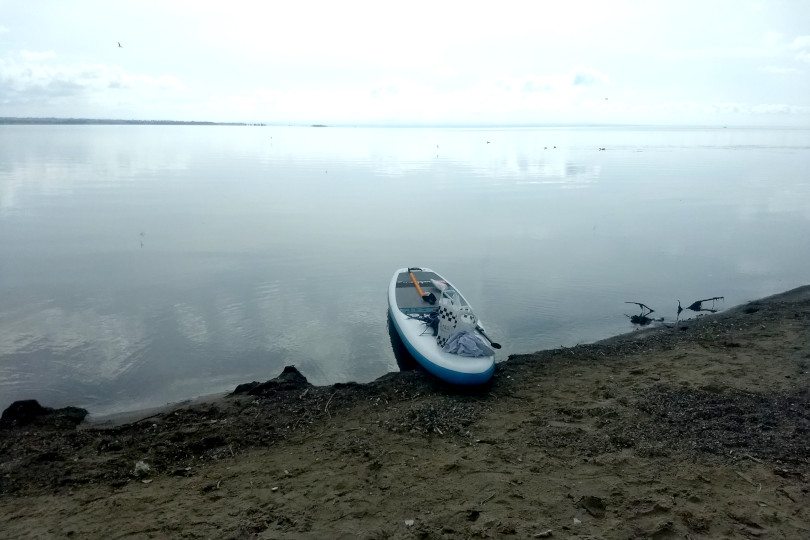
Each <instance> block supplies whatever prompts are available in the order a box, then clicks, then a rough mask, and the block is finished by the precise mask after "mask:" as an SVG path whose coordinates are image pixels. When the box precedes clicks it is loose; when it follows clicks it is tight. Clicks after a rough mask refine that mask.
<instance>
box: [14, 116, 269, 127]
mask: <svg viewBox="0 0 810 540" xmlns="http://www.w3.org/2000/svg"><path fill="white" fill-rule="evenodd" d="M0 125H28V126H30V125H116V126H117V125H149V126H264V125H266V124H262V123H255V124H252V123H245V122H198V121H195V120H190V121H184V120H115V119H113V120H105V119H100V118H15V117H5V118H0Z"/></svg>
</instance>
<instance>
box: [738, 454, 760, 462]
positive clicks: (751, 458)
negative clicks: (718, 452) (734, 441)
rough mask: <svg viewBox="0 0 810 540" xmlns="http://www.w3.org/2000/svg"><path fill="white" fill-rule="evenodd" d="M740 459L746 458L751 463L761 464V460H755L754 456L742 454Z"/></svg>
mask: <svg viewBox="0 0 810 540" xmlns="http://www.w3.org/2000/svg"><path fill="white" fill-rule="evenodd" d="M742 457H746V458H748V459H750V460H751V461H756V462H757V463H762V460H761V459H757V458H755V457H754V456H752V455H750V454H743V456H742Z"/></svg>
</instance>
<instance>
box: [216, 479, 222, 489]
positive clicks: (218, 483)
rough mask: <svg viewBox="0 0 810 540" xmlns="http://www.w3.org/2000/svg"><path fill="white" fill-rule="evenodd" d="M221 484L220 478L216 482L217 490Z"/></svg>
mask: <svg viewBox="0 0 810 540" xmlns="http://www.w3.org/2000/svg"><path fill="white" fill-rule="evenodd" d="M221 483H222V478H220V479H219V480H217V489H219V485H220V484H221Z"/></svg>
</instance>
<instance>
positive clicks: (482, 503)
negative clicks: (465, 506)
mask: <svg viewBox="0 0 810 540" xmlns="http://www.w3.org/2000/svg"><path fill="white" fill-rule="evenodd" d="M496 493H497V492H496ZM496 493H493V494H492V495H490V496H489V497H487V498H486V499H484V500H483V501H481V502H480V503H478V506H484V503H485V502H487V501H488V500H490V499H491V498H492V497H494V496H495V495H496Z"/></svg>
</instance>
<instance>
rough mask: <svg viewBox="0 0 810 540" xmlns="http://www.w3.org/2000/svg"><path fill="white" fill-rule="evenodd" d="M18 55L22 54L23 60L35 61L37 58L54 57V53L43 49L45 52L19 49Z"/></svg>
mask: <svg viewBox="0 0 810 540" xmlns="http://www.w3.org/2000/svg"><path fill="white" fill-rule="evenodd" d="M20 56H22V58H23V60H28V61H31V62H36V61H38V60H45V59H48V58H54V57H56V53H55V52H53V51H45V52H31V51H20Z"/></svg>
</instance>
